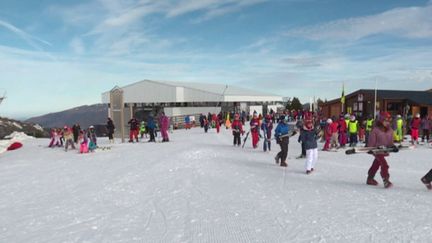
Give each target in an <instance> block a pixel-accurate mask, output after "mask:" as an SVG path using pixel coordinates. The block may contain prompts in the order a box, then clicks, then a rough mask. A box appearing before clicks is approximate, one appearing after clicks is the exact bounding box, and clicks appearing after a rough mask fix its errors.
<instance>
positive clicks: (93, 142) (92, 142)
mask: <svg viewBox="0 0 432 243" xmlns="http://www.w3.org/2000/svg"><path fill="white" fill-rule="evenodd" d="M87 137H88V138H89V150H90V151H93V150H94V149H96V147H97V137H96V131H95V128H94V126H90V127H89V129H88V131H87Z"/></svg>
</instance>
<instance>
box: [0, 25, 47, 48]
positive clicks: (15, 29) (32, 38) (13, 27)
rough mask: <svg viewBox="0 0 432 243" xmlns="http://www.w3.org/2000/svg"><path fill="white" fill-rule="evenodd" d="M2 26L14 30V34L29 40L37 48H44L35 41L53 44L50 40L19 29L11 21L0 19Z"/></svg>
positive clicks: (26, 40)
mask: <svg viewBox="0 0 432 243" xmlns="http://www.w3.org/2000/svg"><path fill="white" fill-rule="evenodd" d="M0 26H2V27H4V28H6V29H8V30H10V31H12V32H13V33H14V34H16V35H18V36H19V37H20V38H21V39H23V40H24V41H25V42H27V43H28V44H29V45H30V46H32V47H33V48H35V49H37V50H42V48H41V47H40V46H39V45H38V44H37V43H36V42H35V41H37V42H39V43H43V44H45V45H49V46H52V44H51V43H49V42H48V41H45V40H42V39H40V38H38V37H36V36H32V35H30V34H28V33H26V32H24V31H23V30H21V29H19V28H18V27H16V26H14V25H12V24H11V23H8V22H6V21H3V20H0Z"/></svg>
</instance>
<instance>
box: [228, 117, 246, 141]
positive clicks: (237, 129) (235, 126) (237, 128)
mask: <svg viewBox="0 0 432 243" xmlns="http://www.w3.org/2000/svg"><path fill="white" fill-rule="evenodd" d="M231 129H232V133H233V136H234V142H233V143H234V146H236V145H237V146H240V144H241V141H240V134H241V135H243V134H244V131H243V124H242V122H241V121H240V115H239V114H237V113H236V114H235V115H234V121H233V123H232V124H231Z"/></svg>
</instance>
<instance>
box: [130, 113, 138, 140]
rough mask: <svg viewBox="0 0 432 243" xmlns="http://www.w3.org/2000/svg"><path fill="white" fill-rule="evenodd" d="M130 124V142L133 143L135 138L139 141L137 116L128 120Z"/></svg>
mask: <svg viewBox="0 0 432 243" xmlns="http://www.w3.org/2000/svg"><path fill="white" fill-rule="evenodd" d="M128 124H129V125H130V129H129V143H133V142H134V139H135V140H136V142H138V129H139V128H138V124H139V123H138V120H137V119H136V118H135V117H132V119H130V120H129V121H128Z"/></svg>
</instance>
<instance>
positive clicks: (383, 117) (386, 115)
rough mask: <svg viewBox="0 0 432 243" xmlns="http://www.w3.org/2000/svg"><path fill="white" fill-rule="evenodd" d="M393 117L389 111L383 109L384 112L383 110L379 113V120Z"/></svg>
mask: <svg viewBox="0 0 432 243" xmlns="http://www.w3.org/2000/svg"><path fill="white" fill-rule="evenodd" d="M390 118H391V115H390V113H388V112H387V111H383V112H381V113H380V114H379V116H378V120H379V121H380V122H383V121H384V120H386V119H390Z"/></svg>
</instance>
